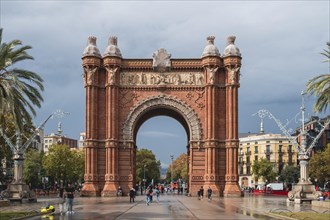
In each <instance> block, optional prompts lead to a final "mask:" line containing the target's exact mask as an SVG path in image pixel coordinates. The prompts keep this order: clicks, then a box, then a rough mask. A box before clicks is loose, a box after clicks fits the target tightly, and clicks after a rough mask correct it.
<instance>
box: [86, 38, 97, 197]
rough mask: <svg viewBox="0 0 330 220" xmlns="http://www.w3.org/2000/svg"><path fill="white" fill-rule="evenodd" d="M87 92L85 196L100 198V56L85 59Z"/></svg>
mask: <svg viewBox="0 0 330 220" xmlns="http://www.w3.org/2000/svg"><path fill="white" fill-rule="evenodd" d="M95 40H96V39H95ZM82 59H83V68H84V81H85V90H86V141H85V175H84V180H85V184H84V187H83V189H82V195H84V196H98V195H99V194H100V189H99V187H98V178H99V177H98V167H97V159H98V157H97V156H98V155H97V154H98V142H97V139H98V133H97V130H98V118H97V116H98V92H99V91H98V84H97V83H98V74H99V71H100V67H101V58H100V57H99V56H93V55H90V56H89V55H88V56H84V57H83V58H82Z"/></svg>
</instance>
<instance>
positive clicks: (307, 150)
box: [254, 92, 330, 204]
mask: <svg viewBox="0 0 330 220" xmlns="http://www.w3.org/2000/svg"><path fill="white" fill-rule="evenodd" d="M301 95H302V104H301V107H300V110H301V128H300V134H299V135H298V136H291V133H290V132H291V131H290V130H287V129H286V126H287V125H288V123H289V122H287V123H286V124H285V125H282V123H281V122H280V121H279V120H278V119H277V118H275V117H274V115H272V114H271V113H270V112H269V111H268V110H266V109H261V110H259V111H258V112H257V113H256V114H258V116H259V117H261V118H264V117H265V116H268V117H269V118H270V119H273V120H274V121H275V122H276V124H277V125H278V126H279V128H280V129H281V131H282V132H283V133H284V134H285V136H286V137H287V138H288V140H289V141H290V143H292V144H293V145H294V146H295V148H296V150H297V152H298V160H299V165H300V180H299V182H298V184H297V185H295V186H294V188H293V189H292V190H291V191H290V192H289V193H288V200H289V201H294V202H295V203H299V204H300V203H302V201H311V200H313V199H315V200H316V199H318V198H319V197H320V196H321V192H319V191H316V190H315V186H314V185H313V184H312V183H311V182H310V180H309V179H310V178H309V170H308V162H309V160H310V157H311V151H312V149H313V147H314V146H315V144H316V143H317V141H318V139H319V138H320V137H321V135H322V133H323V131H324V130H325V129H326V128H327V127H328V126H329V124H330V118H328V119H327V120H326V121H325V122H324V124H323V125H321V124H320V122H319V121H318V122H317V123H318V124H319V125H320V126H321V127H322V128H321V129H320V131H319V133H318V134H317V135H316V137H311V136H309V138H311V139H312V140H311V143H310V144H309V145H308V144H307V136H308V134H307V131H306V130H305V103H304V95H305V93H304V92H302V93H301ZM254 115H255V114H254ZM299 138H300V139H301V142H300V143H298V142H297V139H299Z"/></svg>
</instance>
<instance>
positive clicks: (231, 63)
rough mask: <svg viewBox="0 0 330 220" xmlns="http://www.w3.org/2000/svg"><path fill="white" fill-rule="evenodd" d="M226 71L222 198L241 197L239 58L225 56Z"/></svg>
mask: <svg viewBox="0 0 330 220" xmlns="http://www.w3.org/2000/svg"><path fill="white" fill-rule="evenodd" d="M223 61H224V66H225V69H226V108H227V109H226V119H227V121H226V127H227V129H226V177H225V181H226V183H225V189H224V196H226V197H233V196H242V191H241V190H240V187H239V185H238V147H239V138H238V88H239V86H240V84H239V77H240V71H239V70H240V67H241V57H240V56H225V57H224V60H223Z"/></svg>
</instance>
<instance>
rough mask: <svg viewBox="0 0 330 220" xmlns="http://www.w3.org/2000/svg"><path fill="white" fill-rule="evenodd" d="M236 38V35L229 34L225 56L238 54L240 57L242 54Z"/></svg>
mask: <svg viewBox="0 0 330 220" xmlns="http://www.w3.org/2000/svg"><path fill="white" fill-rule="evenodd" d="M235 39H236V37H235V36H229V37H228V38H227V43H228V46H227V47H226V48H225V51H224V55H223V57H227V56H238V57H240V56H241V53H240V52H239V49H238V48H237V47H236V45H235Z"/></svg>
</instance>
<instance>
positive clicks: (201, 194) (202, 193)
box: [199, 186, 204, 199]
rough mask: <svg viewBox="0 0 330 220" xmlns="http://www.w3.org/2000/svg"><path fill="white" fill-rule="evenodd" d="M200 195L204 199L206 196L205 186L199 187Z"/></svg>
mask: <svg viewBox="0 0 330 220" xmlns="http://www.w3.org/2000/svg"><path fill="white" fill-rule="evenodd" d="M199 195H200V198H201V199H203V196H204V189H203V186H201V188H200V189H199Z"/></svg>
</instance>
